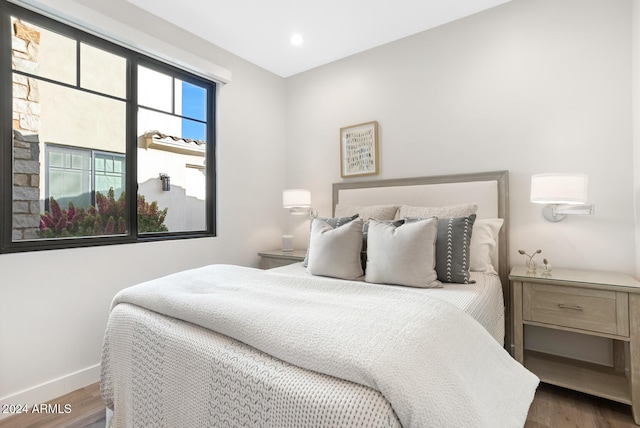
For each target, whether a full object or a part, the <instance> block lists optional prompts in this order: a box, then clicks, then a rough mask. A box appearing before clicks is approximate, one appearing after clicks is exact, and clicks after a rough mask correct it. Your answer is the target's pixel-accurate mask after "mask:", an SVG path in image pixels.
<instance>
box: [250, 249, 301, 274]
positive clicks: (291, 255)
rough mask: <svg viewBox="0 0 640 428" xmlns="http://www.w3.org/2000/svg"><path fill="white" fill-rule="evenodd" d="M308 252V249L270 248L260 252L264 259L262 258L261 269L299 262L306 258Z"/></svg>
mask: <svg viewBox="0 0 640 428" xmlns="http://www.w3.org/2000/svg"><path fill="white" fill-rule="evenodd" d="M306 254H307V250H293V251H282V250H270V251H263V252H261V253H258V255H259V256H260V257H262V260H260V268H261V269H273V268H275V267H279V266H286V265H290V264H292V263H298V262H301V261H303V260H304V256H305V255H306Z"/></svg>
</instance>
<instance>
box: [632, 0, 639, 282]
mask: <svg viewBox="0 0 640 428" xmlns="http://www.w3.org/2000/svg"><path fill="white" fill-rule="evenodd" d="M631 21H632V53H631V61H632V64H633V65H632V69H633V70H634V73H633V77H632V86H633V91H632V97H633V101H632V105H633V108H632V112H633V149H634V150H633V166H634V172H635V174H634V196H635V208H636V216H635V224H636V233H635V237H636V275H640V251H639V250H640V73H638V70H640V0H633V2H632V15H631Z"/></svg>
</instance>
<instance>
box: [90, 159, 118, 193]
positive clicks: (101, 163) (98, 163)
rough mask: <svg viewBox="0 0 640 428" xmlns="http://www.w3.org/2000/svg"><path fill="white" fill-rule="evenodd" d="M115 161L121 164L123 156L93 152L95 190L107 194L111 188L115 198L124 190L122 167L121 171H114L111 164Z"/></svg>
mask: <svg viewBox="0 0 640 428" xmlns="http://www.w3.org/2000/svg"><path fill="white" fill-rule="evenodd" d="M116 159H117V160H116ZM115 162H118V163H119V164H123V163H124V156H122V155H116V154H109V153H95V162H94V164H95V172H94V173H95V190H96V192H100V193H102V194H103V195H107V194H108V192H109V189H113V192H114V196H115V197H116V198H117V197H120V195H122V194H123V193H124V191H125V175H124V168H122V169H121V171H114V168H113V165H114V163H115Z"/></svg>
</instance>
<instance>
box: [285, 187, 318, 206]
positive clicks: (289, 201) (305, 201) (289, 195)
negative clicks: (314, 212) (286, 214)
mask: <svg viewBox="0 0 640 428" xmlns="http://www.w3.org/2000/svg"><path fill="white" fill-rule="evenodd" d="M282 206H283V207H284V208H309V207H311V192H310V191H308V190H306V189H288V190H283V191H282Z"/></svg>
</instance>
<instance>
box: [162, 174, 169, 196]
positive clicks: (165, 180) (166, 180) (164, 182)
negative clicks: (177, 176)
mask: <svg viewBox="0 0 640 428" xmlns="http://www.w3.org/2000/svg"><path fill="white" fill-rule="evenodd" d="M170 179H171V177H169V175H168V174H165V173H163V172H161V173H160V180H161V181H162V191H163V192H168V191H169V190H171V182H170V181H169V180H170Z"/></svg>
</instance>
